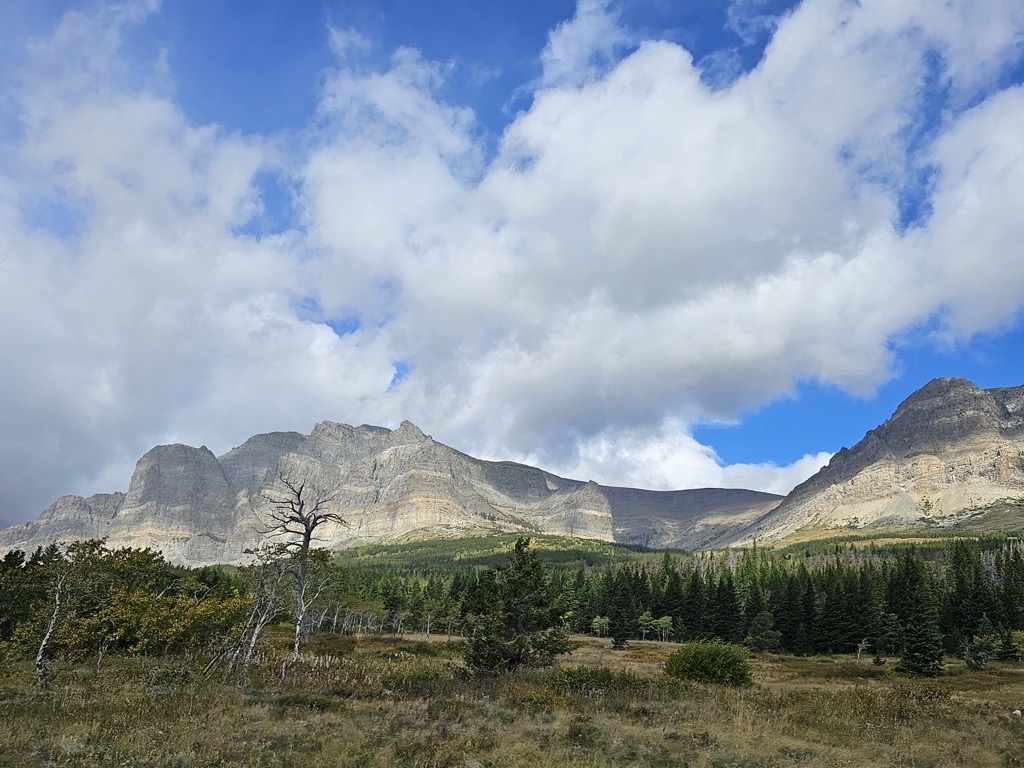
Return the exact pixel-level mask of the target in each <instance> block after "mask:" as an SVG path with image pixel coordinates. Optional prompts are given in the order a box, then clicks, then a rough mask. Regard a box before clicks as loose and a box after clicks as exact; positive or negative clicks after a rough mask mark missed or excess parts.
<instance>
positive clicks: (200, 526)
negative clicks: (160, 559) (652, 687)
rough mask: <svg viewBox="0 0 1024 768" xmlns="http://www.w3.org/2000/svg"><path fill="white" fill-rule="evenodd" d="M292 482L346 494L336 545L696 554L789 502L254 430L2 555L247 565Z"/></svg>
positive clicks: (181, 456) (8, 543)
mask: <svg viewBox="0 0 1024 768" xmlns="http://www.w3.org/2000/svg"><path fill="white" fill-rule="evenodd" d="M280 477H288V478H302V479H303V480H304V481H306V482H308V483H309V484H310V485H311V486H315V487H318V488H322V489H323V490H324V491H325V492H327V493H330V494H332V495H333V496H334V501H333V503H332V505H333V506H332V508H333V510H334V511H337V512H338V514H340V515H341V516H342V517H343V518H345V519H346V521H347V522H348V527H341V526H330V530H323V529H321V531H318V533H323V534H324V535H325V542H324V543H325V544H326V545H327V546H329V547H332V548H344V547H348V546H353V545H356V544H360V543H380V542H394V541H409V540H416V539H417V538H426V537H432V536H446V537H458V536H465V535H480V534H490V533H531V532H538V533H554V534H561V535H567V536H576V537H581V538H591V539H599V540H604V541H622V542H628V543H636V544H645V545H648V546H688V547H690V548H693V547H695V546H698V545H712V544H717V543H719V542H720V541H723V538H722V537H723V534H725V533H726V532H727V531H731V530H733V529H738V528H739V527H741V526H742V525H744V524H746V523H748V522H750V520H751V519H752V518H753V516H756V514H759V513H760V512H763V511H764V509H765V508H767V507H769V506H774V505H775V504H776V503H778V501H779V500H780V499H781V497H780V496H777V495H775V494H767V493H761V492H758V491H745V490H742V489H740V490H732V491H730V490H724V489H695V490H686V491H648V490H644V489H634V488H616V487H611V486H601V485H599V484H597V483H594V482H592V481H589V482H586V481H580V480H573V479H569V478H563V477H559V476H558V475H555V474H553V473H550V472H547V471H545V470H543V469H540V468H537V467H531V466H529V465H526V464H519V463H516V462H507V461H483V460H480V459H475V458H473V457H471V456H469V455H468V454H464V453H462V452H460V451H457V450H456V449H453V448H450V447H448V446H446V445H443V444H441V443H438V442H436V441H434V440H433V438H431V437H430V436H429V435H425V434H424V433H423V432H422V431H421V430H420V429H419V428H418V427H416V426H415V425H414V424H412V423H411V422H408V421H404V422H402V424H401V425H400V426H399V427H398V428H397V429H395V430H389V429H387V428H384V427H375V426H370V425H362V426H359V427H352V426H350V425H347V424H337V423H335V422H330V421H322V422H319V423H317V424H316V425H315V426H314V428H313V430H312V431H311V433H310V434H309V435H302V434H301V433H297V432H270V433H263V434H260V435H254V436H253V437H251V438H249V439H248V440H246V441H245V442H243V443H242V444H241V445H239V446H236V447H235V448H232V449H231V450H229V451H227V452H226V453H225V454H223V455H221V456H219V457H217V456H214V455H213V453H212V452H211V451H210V450H209V449H208V448H206V447H205V446H201V447H200V448H194V447H191V446H187V445H182V444H171V445H162V446H155V447H154V448H152V449H150V450H149V451H147V452H146V454H144V455H143V456H142V458H140V459H139V461H138V463H137V465H136V468H135V472H134V473H133V475H132V480H131V482H130V484H129V488H128V490H127V492H124V493H121V492H118V493H113V494H97V495H94V496H90V497H88V498H82V497H78V496H64V497H61V498H60V499H58V500H57V501H56V502H54V504H52V505H51V506H50V507H49V508H48V509H47V510H45V511H44V512H43V513H42V514H41V515H40V516H39V518H38V519H37V520H36V521H34V522H31V523H26V524H24V525H20V526H13V527H11V528H8V529H6V530H3V531H0V549H4V548H14V547H18V548H22V549H25V548H32V547H35V546H39V545H42V544H47V543H49V542H50V541H54V540H59V539H65V540H67V539H82V538H107V540H108V544H109V545H110V546H132V547H145V546H151V547H153V548H157V549H160V550H161V551H163V552H164V554H165V556H167V557H168V559H170V560H172V561H174V562H180V563H184V564H189V565H203V564H209V563H216V562H243V561H245V560H247V559H248V558H247V556H246V555H245V549H247V548H250V547H253V546H256V545H258V544H259V542H260V541H261V539H262V534H263V532H264V529H265V526H266V522H267V521H268V520H269V511H270V507H271V504H270V502H269V501H268V499H267V495H268V493H271V492H272V491H277V492H279V491H280V488H279V487H278V486H277V481H278V479H279V478H280ZM709 514H711V515H713V516H714V524H713V525H712V524H710V523H708V522H707V520H706V518H707V516H708V515H709Z"/></svg>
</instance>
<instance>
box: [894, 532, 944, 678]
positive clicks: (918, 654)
mask: <svg viewBox="0 0 1024 768" xmlns="http://www.w3.org/2000/svg"><path fill="white" fill-rule="evenodd" d="M896 569H897V572H898V573H899V576H900V583H902V584H904V585H906V586H905V588H906V589H907V595H906V597H907V604H908V605H909V606H910V607H909V609H908V613H907V619H906V622H905V623H904V626H903V649H902V652H901V654H900V662H899V664H898V665H897V666H896V671H897V672H899V673H901V674H904V675H907V676H910V677H935V676H936V675H939V674H941V673H942V654H943V649H942V633H941V631H940V630H939V607H938V601H937V600H936V598H935V593H934V590H933V588H932V584H931V579H930V578H929V576H928V572H927V570H926V569H925V564H924V560H923V559H922V558H921V557H920V555H918V554H917V553H916V552H915V551H913V550H907V551H906V552H904V553H901V555H900V558H899V560H898V561H897V566H896Z"/></svg>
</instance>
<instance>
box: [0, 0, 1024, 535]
mask: <svg viewBox="0 0 1024 768" xmlns="http://www.w3.org/2000/svg"><path fill="white" fill-rule="evenodd" d="M122 7H124V8H128V9H129V10H130V11H131V12H130V13H127V14H125V13H120V12H117V11H101V12H99V13H98V14H96V15H93V16H86V15H82V14H71V15H69V16H67V17H66V18H65V19H64V21H63V22H62V24H61V26H60V28H59V29H58V30H57V32H56V33H55V35H54V36H53V38H52V39H51V40H50V41H48V42H44V43H40V44H38V45H37V47H36V49H35V53H34V54H33V56H32V57H31V59H30V61H29V63H28V64H27V66H26V68H25V74H24V80H23V84H22V86H21V87H20V88H19V89H18V90H17V91H16V92H15V93H13V94H10V95H9V96H10V98H8V99H6V100H4V101H3V102H2V103H3V104H11V103H13V104H15V108H16V112H17V114H16V117H17V119H18V120H20V121H21V124H22V126H23V128H22V130H21V132H20V134H19V136H18V137H16V138H13V139H12V138H8V139H6V140H5V145H4V146H3V148H2V150H0V152H2V154H0V157H2V158H3V159H4V163H3V164H2V165H0V286H2V287H3V289H4V291H5V296H7V297H8V298H7V300H6V301H5V303H4V304H3V305H0V350H2V353H3V355H4V358H5V359H7V360H16V361H18V363H17V365H16V366H15V367H14V370H12V371H11V372H10V373H9V374H8V375H7V376H6V377H5V378H4V379H3V380H2V381H0V396H2V397H3V398H4V401H5V402H6V403H9V404H12V405H13V407H10V408H5V409H4V411H3V413H2V415H0V459H2V460H3V461H4V462H6V464H5V466H7V467H9V468H12V472H11V473H10V475H9V476H10V477H12V478H14V479H12V480H10V481H9V482H8V483H7V487H6V488H5V489H4V491H3V493H4V495H3V497H2V498H0V501H2V502H3V504H4V509H8V510H11V511H10V512H5V514H8V516H13V515H18V516H27V515H29V514H35V513H36V512H37V511H38V509H39V508H40V507H41V506H42V505H43V504H45V503H46V502H48V501H49V500H50V499H51V497H52V496H53V495H54V494H53V493H51V492H50V489H52V488H54V481H53V480H52V478H53V477H59V478H62V481H61V484H60V489H61V490H70V489H72V488H73V489H76V490H108V489H109V485H103V486H102V487H101V486H99V485H97V483H98V481H97V480H96V478H100V477H102V478H103V482H104V483H105V484H106V483H109V482H110V478H111V477H112V476H113V475H114V474H116V473H117V471H122V470H116V469H112V468H116V467H122V468H123V467H124V466H126V465H127V463H128V462H129V461H130V459H131V458H132V457H134V456H137V455H139V454H141V452H142V451H143V450H145V449H146V448H148V447H149V446H150V445H151V444H152V443H153V442H157V441H164V440H171V439H174V440H183V441H187V442H192V443H194V444H199V443H206V444H208V445H210V446H211V447H212V448H214V449H215V450H225V449H227V448H229V447H231V445H233V444H236V443H237V442H240V441H241V440H243V439H244V438H245V437H247V436H249V435H250V434H252V433H255V432H258V431H267V430H271V429H300V430H308V429H309V427H310V426H311V425H312V423H314V422H315V421H317V420H320V419H324V418H330V419H336V420H342V421H352V422H356V423H359V422H370V423H383V424H392V425H394V424H397V423H398V422H399V421H400V420H401V419H404V418H409V419H412V420H413V421H414V422H416V423H417V424H419V425H420V426H422V427H423V428H424V430H425V431H427V432H429V433H432V434H433V435H434V437H436V438H437V439H439V440H443V441H444V442H447V443H449V444H451V445H454V446H456V447H458V448H460V449H462V450H466V451H469V452H471V453H475V454H477V455H484V456H488V457H491V458H519V459H526V460H531V461H535V462H537V463H539V464H541V465H542V466H545V468H548V469H550V470H552V471H555V472H559V473H561V474H565V475H578V476H582V477H584V478H585V479H586V478H592V479H595V480H598V481H599V482H603V483H607V484H633V485H648V486H651V487H657V488H666V487H682V486H709V485H721V484H728V485H733V484H736V485H746V486H748V487H756V488H760V489H766V490H775V491H783V490H786V489H787V488H788V487H789V486H791V485H793V484H795V483H796V482H798V481H800V480H802V479H803V478H804V477H806V476H807V475H808V474H810V473H811V472H813V471H814V470H815V469H816V468H817V466H820V464H821V463H822V462H823V461H824V460H826V459H827V457H828V454H815V455H808V456H806V457H804V458H803V459H801V460H799V461H797V462H795V463H794V464H792V465H789V466H782V467H778V466H775V465H773V464H770V463H765V464H751V465H734V466H723V465H722V462H721V461H720V460H719V459H718V457H717V456H716V455H715V454H714V451H713V450H712V449H711V448H710V447H708V446H703V445H700V444H699V443H698V442H697V441H695V440H694V439H693V437H692V435H691V434H690V429H689V425H690V424H693V423H696V422H697V421H699V420H702V419H708V418H721V419H728V418H735V417H736V416H737V414H739V413H742V412H745V411H748V410H750V409H752V408H756V407H758V406H759V405H761V404H764V403H766V402H769V401H771V400H772V399H774V398H776V397H778V396H780V395H782V394H786V393H788V392H791V391H792V389H793V387H794V385H795V383H796V382H798V381H801V380H807V379H814V380H817V381H820V382H823V383H831V384H835V385H838V386H840V387H842V388H844V389H846V390H848V391H854V392H858V393H864V394H867V393H870V392H871V391H872V390H873V389H874V388H875V387H877V386H878V385H879V384H880V383H881V382H884V381H885V380H886V379H887V378H888V377H889V376H891V372H892V370H893V366H894V363H895V358H894V352H893V343H894V339H897V338H899V336H900V335H901V334H903V333H905V332H906V331H907V330H908V329H911V328H914V327H917V326H919V325H921V324H922V323H927V322H928V321H929V320H935V321H936V323H937V325H938V328H939V334H940V335H942V336H943V337H944V338H946V339H948V340H954V341H955V340H962V339H965V338H969V337H970V335H971V334H974V333H976V332H979V331H983V330H986V329H992V328H998V327H1000V326H1001V325H1003V324H1006V323H1009V322H1012V320H1013V319H1014V318H1015V317H1016V316H1017V313H1018V312H1019V311H1020V308H1021V297H1022V296H1024V266H1022V262H1021V260H1020V259H1019V253H1018V250H1019V243H1020V242H1021V241H1022V239H1024V237H1022V236H1024V231H1022V229H1021V227H1022V225H1021V223H1020V217H1019V215H1018V211H1017V210H1016V205H1015V202H1016V201H1017V200H1019V199H1020V198H1021V193H1022V191H1024V159H1022V158H1024V149H1022V144H1021V142H1022V139H1021V138H1020V131H1019V126H1020V124H1021V121H1022V118H1024V96H1022V92H1021V88H1020V87H1019V86H1014V87H1009V88H1000V86H999V84H998V83H999V81H998V76H999V75H1000V73H1001V72H1002V71H1003V70H1004V69H1005V68H1006V66H1007V65H1008V63H1011V62H1014V61H1019V58H1020V47H1019V42H1018V41H1019V40H1020V39H1021V34H1022V31H1024V17H1022V14H1024V11H1022V9H1021V8H1020V7H1019V3H1012V2H1007V3H1002V2H1001V0H990V1H989V2H983V3H980V4H978V3H972V4H970V5H967V4H965V3H947V4H944V5H942V6H941V7H937V6H934V5H933V4H927V3H913V2H906V3H899V4H893V3H882V2H872V3H862V4H859V5H858V4H850V3H845V2H840V1H839V0H834V1H833V0H807V2H805V3H804V4H803V5H801V6H800V7H798V8H797V9H796V10H794V11H793V12H792V13H791V14H789V15H787V16H786V17H785V18H784V19H782V20H781V21H780V22H779V24H778V27H777V29H776V30H775V32H774V35H773V38H772V41H771V43H770V44H769V46H768V48H767V50H766V52H765V57H764V60H763V61H762V62H761V63H760V65H759V66H758V67H757V68H755V69H754V70H753V71H751V72H749V73H747V74H745V75H742V76H740V77H738V78H736V79H732V80H730V81H729V82H727V83H724V82H723V83H717V85H716V88H715V89H712V88H710V87H709V86H708V85H707V84H706V83H704V82H702V81H701V77H700V72H699V71H698V70H697V69H696V68H695V66H694V64H693V61H692V58H691V56H690V54H689V53H688V52H687V51H686V50H684V49H683V48H681V47H679V46H677V45H674V44H671V43H667V42H656V41H640V40H635V39H633V35H634V33H632V32H630V31H628V30H625V29H623V28H622V27H621V26H620V24H619V23H618V21H617V17H616V14H615V12H614V8H613V6H611V5H610V4H608V3H604V2H599V1H597V0H582V1H581V2H580V4H579V6H578V8H577V12H576V14H575V16H574V17H573V18H572V19H571V20H569V21H567V22H565V23H564V24H563V25H561V26H559V27H558V28H556V29H555V30H554V31H553V32H552V33H551V35H550V37H549V41H548V45H547V47H546V48H545V49H544V51H542V52H541V54H540V63H541V65H542V67H543V74H542V77H541V79H540V80H539V81H538V83H537V84H536V88H537V90H536V93H535V98H534V100H533V103H532V104H531V106H530V107H529V109H527V110H525V111H523V112H522V113H520V114H519V115H517V116H516V117H515V118H514V119H513V120H512V121H511V123H510V124H509V125H508V127H507V129H506V130H505V132H504V134H503V136H502V138H501V141H500V144H499V146H498V148H497V151H496V154H495V155H494V156H493V157H492V158H490V159H488V154H487V152H486V150H485V148H484V145H483V142H482V140H481V138H480V136H481V134H482V131H481V129H480V128H479V127H478V126H477V124H476V121H475V117H474V114H473V112H472V111H471V110H470V109H468V108H465V107H462V106H458V105H452V104H449V103H447V102H446V101H445V100H444V99H443V98H442V96H441V94H442V93H443V92H444V84H445V79H446V77H448V76H449V68H448V66H447V65H444V64H439V63H437V62H432V61H429V60H427V59H425V58H424V57H423V56H422V55H421V54H420V53H418V52H416V51H414V50H411V49H399V50H397V51H395V52H394V54H393V56H392V58H391V62H390V64H389V66H387V67H386V68H384V69H382V70H379V71H378V70H374V69H372V68H368V67H367V66H366V65H365V62H362V61H361V60H360V55H361V54H362V53H364V52H365V51H367V50H368V46H369V43H368V42H367V41H366V39H365V38H363V37H361V36H360V35H359V34H358V33H353V32H347V31H343V30H329V31H328V32H326V33H325V34H327V35H329V37H330V43H331V45H332V46H333V48H334V51H335V53H336V55H337V57H338V66H337V69H336V70H335V71H332V72H329V73H327V74H326V77H325V79H324V85H323V90H322V97H321V102H320V107H319V110H318V113H317V114H316V115H315V116H311V124H310V125H309V126H306V127H304V129H303V130H300V131H297V132H296V133H295V134H294V135H288V136H283V137H273V138H271V137H260V136H247V135H244V134H241V133H238V132H235V131H234V130H233V129H231V128H226V127H220V126H214V125H197V124H195V123H194V122H193V121H192V120H190V118H189V116H188V115H187V114H185V113H184V112H183V111H182V109H181V108H180V106H179V105H178V104H176V102H175V100H174V95H173V93H174V91H173V76H174V73H173V71H167V69H166V62H163V63H162V62H161V60H160V58H159V56H155V57H154V60H153V61H152V62H148V63H147V62H139V61H137V60H132V61H128V60H126V59H125V55H124V53H123V51H122V50H121V48H120V45H119V43H120V39H121V36H122V33H123V31H124V30H125V29H126V28H128V26H130V25H131V24H139V23H143V22H144V19H145V15H146V13H149V12H153V8H152V6H150V5H139V6H117V8H122ZM126 25H128V26H126ZM627 50H628V51H629V52H628V53H625V51H627ZM936 78H938V80H939V81H940V82H939V85H940V86H941V85H942V83H947V84H948V86H949V92H950V94H951V100H950V102H949V103H948V105H947V106H946V108H945V110H944V111H943V113H942V115H941V119H940V121H939V122H938V123H935V124H934V125H931V126H930V129H931V133H930V134H929V135H928V136H926V137H925V139H924V140H923V142H921V140H920V139H912V137H913V136H914V135H915V132H916V131H917V130H918V128H919V127H920V121H921V120H922V119H923V118H922V117H921V110H922V109H923V103H924V88H925V87H926V86H927V84H928V83H929V82H932V81H934V80H935V79H936ZM966 104H974V106H973V108H971V109H969V110H967V111H964V110H963V105H966ZM6 117H9V115H8V116H6ZM924 166H931V167H933V168H934V169H935V174H934V176H933V185H932V188H931V189H930V191H929V194H930V196H931V197H930V203H931V210H932V213H931V215H930V216H929V217H928V218H927V219H925V220H923V221H922V222H919V225H918V226H917V227H915V228H912V229H909V230H906V231H904V230H903V229H902V228H901V227H900V226H899V225H898V223H897V218H898V210H899V199H898V196H899V194H901V191H902V190H903V189H904V188H905V186H906V184H907V179H908V177H909V176H910V175H912V174H915V173H917V171H918V170H919V169H920V168H921V167H924ZM260 173H272V174H278V175H280V176H282V177H283V178H285V179H287V180H288V181H289V182H293V183H294V184H295V185H296V187H297V188H298V189H299V190H300V191H299V193H298V196H297V198H296V200H295V204H296V208H297V210H298V212H299V220H298V221H297V222H296V223H295V226H294V227H293V228H291V229H289V230H288V231H286V232H283V233H281V234H279V235H274V236H267V237H257V236H255V235H252V234H248V229H249V226H248V225H249V224H251V223H252V222H253V221H254V220H258V218H259V216H260V215H261V206H262V202H261V199H260V188H259V185H258V183H257V178H258V174H260ZM352 318H355V319H356V320H357V322H353V321H352ZM936 318H937V320H936ZM325 321H344V322H345V323H346V324H348V325H349V326H350V328H351V329H352V330H351V332H350V333H347V334H344V335H341V336H339V335H337V334H335V333H334V332H333V331H331V329H330V327H329V326H328V325H327V324H326V322H325ZM404 366H409V367H410V373H409V374H408V376H407V377H406V378H405V379H404V380H402V381H401V382H400V383H399V384H397V385H394V386H393V385H392V380H393V379H394V377H395V373H396V371H397V370H398V369H399V368H400V367H404ZM870 426H872V425H865V428H868V427H870ZM820 447H822V446H808V450H815V449H817V448H820ZM824 447H832V446H824ZM39 488H43V489H45V490H43V491H39V490H38V489H39ZM44 494H45V497H44ZM26 500H27V501H26Z"/></svg>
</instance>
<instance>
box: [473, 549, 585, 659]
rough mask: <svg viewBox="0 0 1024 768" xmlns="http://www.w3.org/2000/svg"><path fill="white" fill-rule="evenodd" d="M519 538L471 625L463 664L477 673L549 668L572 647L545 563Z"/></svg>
mask: <svg viewBox="0 0 1024 768" xmlns="http://www.w3.org/2000/svg"><path fill="white" fill-rule="evenodd" d="M529 547H530V540H529V539H528V538H520V539H519V540H518V541H517V542H516V546H515V549H514V550H513V551H512V554H511V555H510V557H509V561H508V564H507V565H505V566H504V567H503V568H501V569H500V570H499V571H498V572H497V574H496V575H495V578H494V579H493V584H494V589H493V593H492V594H493V600H492V602H491V603H490V605H488V606H486V607H484V609H483V611H482V612H481V613H480V614H478V616H477V617H476V619H475V620H474V622H473V632H472V635H471V636H470V638H469V641H468V643H467V645H466V655H465V658H466V663H467V664H468V665H469V667H470V668H472V669H474V670H476V671H478V672H489V673H499V672H511V671H512V670H514V669H517V668H519V667H522V666H534V665H545V664H550V663H551V662H552V661H553V660H554V658H555V657H556V656H558V655H561V654H564V653H569V652H571V651H572V649H573V647H574V645H573V643H572V642H571V641H570V640H569V628H568V627H567V626H566V625H565V623H564V622H563V621H562V620H561V617H559V616H558V615H557V614H556V613H555V611H554V610H553V609H552V607H551V606H552V605H553V604H554V602H555V597H556V595H555V594H554V593H553V590H552V588H551V586H552V585H551V580H550V578H549V576H548V573H547V569H546V568H545V567H544V563H543V562H541V560H540V558H539V557H537V553H536V552H531V551H530V549H529Z"/></svg>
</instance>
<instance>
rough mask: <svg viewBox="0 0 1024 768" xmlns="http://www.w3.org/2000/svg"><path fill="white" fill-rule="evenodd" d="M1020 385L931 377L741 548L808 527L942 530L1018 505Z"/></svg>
mask: <svg viewBox="0 0 1024 768" xmlns="http://www.w3.org/2000/svg"><path fill="white" fill-rule="evenodd" d="M1022 438H1024V387H1007V388H1002V389H989V390H983V389H979V388H978V387H976V386H975V385H974V384H972V383H971V382H969V381H966V380H964V379H935V380H934V381H932V382H930V383H929V384H927V385H926V386H924V387H922V388H921V389H920V390H918V391H917V392H915V393H914V394H912V395H911V396H910V397H908V398H907V399H906V400H904V401H903V403H901V404H900V406H899V407H898V408H897V409H896V412H895V413H894V414H893V415H892V417H891V418H890V419H888V420H887V421H886V422H885V423H884V424H882V425H881V426H880V427H878V428H877V429H873V430H871V431H870V432H868V433H867V435H865V436H864V439H863V440H861V441H860V442H859V443H857V444H856V445H855V446H853V448H850V449H845V448H844V449H843V450H841V451H840V452H839V453H837V454H836V455H835V456H834V457H833V458H832V460H831V461H830V462H829V464H828V466H826V467H824V468H823V469H822V470H821V471H819V472H818V473H817V474H816V475H814V477H812V478H810V479H809V480H807V481H806V482H804V483H803V484H801V485H799V486H797V487H796V488H795V489H794V490H793V491H792V493H790V494H789V496H787V497H786V499H785V501H784V502H783V503H782V504H780V505H779V506H778V507H777V508H776V509H775V510H774V511H772V512H771V513H770V514H768V515H766V516H765V517H764V518H763V519H762V520H760V521H759V522H758V523H757V524H756V525H754V526H752V527H751V529H750V530H749V531H748V533H747V534H746V535H745V537H744V540H749V539H751V538H754V537H757V538H758V539H761V540H765V541H770V540H774V539H779V538H782V537H783V536H786V535H787V534H789V533H791V532H793V531H796V530H798V529H800V528H804V527H807V526H817V527H841V526H853V527H864V526H869V525H875V526H881V525H919V524H926V525H939V526H942V525H951V524H953V523H955V522H956V521H957V520H959V519H962V516H963V515H964V514H965V513H969V511H970V510H972V509H976V508H978V507H981V506H984V505H987V504H991V503H992V502H994V501H998V500H1000V499H1008V498H1009V499H1016V498H1021V497H1024V439H1022Z"/></svg>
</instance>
